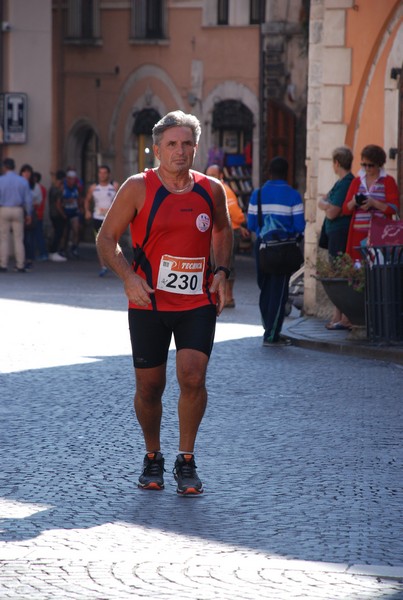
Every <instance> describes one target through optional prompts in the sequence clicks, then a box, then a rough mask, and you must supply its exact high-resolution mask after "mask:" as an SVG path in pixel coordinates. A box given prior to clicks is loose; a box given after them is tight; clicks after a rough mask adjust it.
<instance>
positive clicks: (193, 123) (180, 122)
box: [152, 110, 201, 146]
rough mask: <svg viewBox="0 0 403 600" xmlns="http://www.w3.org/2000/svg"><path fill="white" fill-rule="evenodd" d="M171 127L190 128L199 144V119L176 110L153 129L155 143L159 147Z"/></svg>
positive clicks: (194, 139) (195, 141)
mask: <svg viewBox="0 0 403 600" xmlns="http://www.w3.org/2000/svg"><path fill="white" fill-rule="evenodd" d="M171 127H189V128H190V129H191V130H192V134H193V141H194V143H195V144H197V143H198V142H199V139H200V134H201V127H200V121H199V119H198V118H197V117H195V116H194V115H191V114H185V113H184V112H182V111H181V110H174V111H172V112H169V113H168V114H166V115H165V117H162V119H160V120H159V121H158V123H156V124H155V125H154V127H153V132H152V133H153V143H154V144H156V145H157V146H158V145H159V143H160V141H161V137H162V134H163V133H164V131H166V130H167V129H170V128H171Z"/></svg>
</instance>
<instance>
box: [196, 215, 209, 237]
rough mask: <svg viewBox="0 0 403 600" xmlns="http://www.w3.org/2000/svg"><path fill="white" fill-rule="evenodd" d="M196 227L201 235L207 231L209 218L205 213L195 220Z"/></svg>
mask: <svg viewBox="0 0 403 600" xmlns="http://www.w3.org/2000/svg"><path fill="white" fill-rule="evenodd" d="M196 227H197V229H198V230H199V231H201V232H202V233H204V232H205V231H207V230H208V229H209V227H210V217H209V216H208V215H206V213H201V214H200V215H199V216H198V217H197V219H196Z"/></svg>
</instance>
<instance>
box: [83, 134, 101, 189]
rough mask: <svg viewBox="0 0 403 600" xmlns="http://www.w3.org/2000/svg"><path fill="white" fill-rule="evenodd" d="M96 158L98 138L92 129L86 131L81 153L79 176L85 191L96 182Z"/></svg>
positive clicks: (97, 155)
mask: <svg viewBox="0 0 403 600" xmlns="http://www.w3.org/2000/svg"><path fill="white" fill-rule="evenodd" d="M98 158H99V140H98V136H97V135H96V133H95V132H94V131H93V130H92V129H88V130H87V132H86V134H85V136H84V140H83V144H82V152H81V174H82V175H81V176H82V180H83V184H84V189H85V190H87V189H88V187H89V186H90V185H92V184H93V183H94V182H96V180H97V168H98V162H99V160H98Z"/></svg>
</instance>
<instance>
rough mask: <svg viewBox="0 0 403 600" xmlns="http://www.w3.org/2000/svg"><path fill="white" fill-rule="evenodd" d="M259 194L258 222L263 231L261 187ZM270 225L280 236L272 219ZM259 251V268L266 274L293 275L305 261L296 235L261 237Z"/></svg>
mask: <svg viewBox="0 0 403 600" xmlns="http://www.w3.org/2000/svg"><path fill="white" fill-rule="evenodd" d="M257 194H258V196H257V206H258V224H259V228H260V231H262V225H263V215H262V203H261V197H260V189H259V190H258V193H257ZM268 227H269V230H270V229H271V232H272V233H273V232H274V235H275V234H277V236H278V237H279V236H280V232H279V231H278V230H276V229H275V224H274V223H273V220H270V222H269V225H268ZM258 252H259V269H260V270H261V271H262V273H264V274H265V275H292V273H295V271H298V269H299V268H300V266H301V264H302V263H303V262H304V257H303V254H302V252H301V248H300V247H299V244H298V242H297V240H296V238H295V237H293V238H287V239H271V240H264V239H261V241H260V243H259V249H258Z"/></svg>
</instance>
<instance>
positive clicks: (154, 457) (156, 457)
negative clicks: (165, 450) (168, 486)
mask: <svg viewBox="0 0 403 600" xmlns="http://www.w3.org/2000/svg"><path fill="white" fill-rule="evenodd" d="M143 467H144V470H143V472H142V474H141V475H140V477H139V482H138V486H139V487H140V488H142V489H143V490H163V489H164V471H165V469H164V457H163V456H162V454H161V452H149V453H148V454H146V455H145V457H144V463H143Z"/></svg>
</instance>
